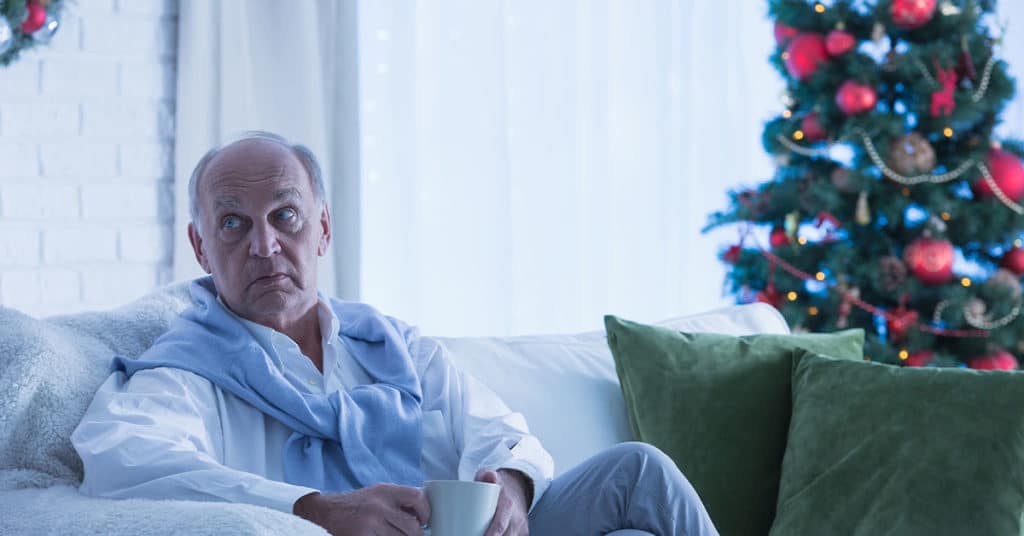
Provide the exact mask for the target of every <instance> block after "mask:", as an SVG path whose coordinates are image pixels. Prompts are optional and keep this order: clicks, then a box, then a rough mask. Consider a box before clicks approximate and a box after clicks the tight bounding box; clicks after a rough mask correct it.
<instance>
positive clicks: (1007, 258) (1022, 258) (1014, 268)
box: [999, 247, 1024, 275]
mask: <svg viewBox="0 0 1024 536" xmlns="http://www.w3.org/2000/svg"><path fill="white" fill-rule="evenodd" d="M999 266H1002V267H1003V268H1006V269H1007V270H1009V271H1011V272H1013V273H1015V274H1017V275H1024V249H1020V248H1018V247H1015V248H1013V249H1011V250H1010V251H1007V252H1006V254H1005V255H1003V259H1002V260H1001V261H1000V262H999Z"/></svg>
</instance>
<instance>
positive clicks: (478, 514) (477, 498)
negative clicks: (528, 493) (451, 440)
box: [423, 480, 501, 536]
mask: <svg viewBox="0 0 1024 536" xmlns="http://www.w3.org/2000/svg"><path fill="white" fill-rule="evenodd" d="M423 490H424V492H426V494H427V502H429V503H430V523H429V525H430V536H483V534H484V532H485V531H486V530H487V527H488V525H490V524H491V518H492V517H494V510H495V509H496V508H497V507H498V494H499V492H500V491H501V486H499V485H497V484H491V483H488V482H468V481H465V480H428V481H426V482H424V484H423Z"/></svg>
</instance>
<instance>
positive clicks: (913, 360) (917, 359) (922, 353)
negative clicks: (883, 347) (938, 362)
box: [903, 350, 935, 367]
mask: <svg viewBox="0 0 1024 536" xmlns="http://www.w3.org/2000/svg"><path fill="white" fill-rule="evenodd" d="M934 357H935V353H934V352H932V351H930V350H918V351H917V352H914V353H912V354H910V355H909V356H907V359H906V360H904V361H903V364H904V365H906V366H908V367H923V366H925V365H927V364H928V362H929V361H931V360H932V358H934Z"/></svg>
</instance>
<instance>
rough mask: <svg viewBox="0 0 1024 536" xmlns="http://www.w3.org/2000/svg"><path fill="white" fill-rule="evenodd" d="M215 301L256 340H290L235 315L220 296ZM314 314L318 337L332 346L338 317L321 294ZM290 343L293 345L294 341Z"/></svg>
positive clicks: (336, 335) (335, 338)
mask: <svg viewBox="0 0 1024 536" xmlns="http://www.w3.org/2000/svg"><path fill="white" fill-rule="evenodd" d="M217 301H218V302H220V304H221V305H222V306H223V307H224V310H225V311H227V312H228V314H230V315H231V316H233V317H235V318H237V319H238V320H239V321H240V322H241V323H242V325H243V326H245V327H246V329H248V330H249V333H252V335H253V336H254V337H256V338H257V339H262V340H266V341H268V342H272V341H273V340H274V339H275V338H278V337H285V338H288V340H291V339H290V338H289V337H288V336H287V335H285V334H284V333H281V332H280V331H277V330H276V329H274V328H272V327H269V326H264V325H263V324H260V323H257V322H253V321H252V320H249V319H248V318H244V317H242V316H240V315H238V314H237V313H235V312H234V311H232V310H231V308H230V307H228V305H227V304H226V303H224V300H223V299H221V297H220V294H218V295H217ZM316 312H317V319H318V320H319V321H320V337H321V339H322V341H323V343H324V344H331V345H333V344H334V341H335V340H337V338H338V330H339V329H340V327H341V324H340V322H339V321H338V317H337V316H336V315H335V314H334V310H333V309H331V306H330V304H329V303H328V301H327V297H326V296H324V294H323V293H322V292H317V302H316ZM292 342H293V343H294V342H295V341H292Z"/></svg>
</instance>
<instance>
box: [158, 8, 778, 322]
mask: <svg viewBox="0 0 1024 536" xmlns="http://www.w3.org/2000/svg"><path fill="white" fill-rule="evenodd" d="M765 6H766V3H763V2H750V1H749V0H697V1H691V0H672V1H669V0H565V1H559V2H550V1H546V0H505V1H501V0H420V1H416V2H406V1H399V0H387V1H357V0H352V1H347V0H346V1H341V2H335V1H333V0H303V1H293V2H279V1H275V0H218V1H212V2H211V1H207V0H182V5H181V9H180V12H181V15H180V36H181V37H180V39H179V41H180V53H179V95H178V106H179V109H178V138H177V140H178V147H177V159H176V165H177V166H176V167H177V172H176V174H177V181H178V187H177V194H178V195H177V203H178V212H177V214H178V216H179V220H178V221H179V224H178V225H177V226H176V227H177V236H178V237H179V241H178V243H177V244H176V250H175V269H176V273H175V275H176V276H177V277H178V278H182V277H185V276H187V275H190V274H191V273H195V271H191V272H190V270H194V268H192V266H193V265H194V260H193V259H192V253H191V250H190V249H189V248H188V243H187V238H186V237H185V234H184V225H185V222H187V206H186V203H187V202H186V196H185V183H186V182H187V180H188V174H189V173H190V172H191V170H192V167H193V166H194V165H195V162H196V161H197V160H198V159H199V157H200V156H201V155H202V153H203V152H204V151H205V150H206V149H207V148H209V147H210V146H211V145H213V144H215V143H216V142H217V141H219V140H220V138H221V137H223V136H224V135H227V134H230V133H232V132H237V131H240V130H245V129H252V128H259V129H267V130H274V131H277V132H279V133H281V134H283V135H285V136H287V137H289V138H291V139H294V140H296V141H301V142H303V143H306V144H308V145H310V146H311V147H312V148H313V149H314V151H316V153H317V154H318V155H319V156H320V157H321V158H322V159H323V160H324V162H325V167H326V168H327V169H329V173H328V178H329V179H330V181H331V183H332V185H333V189H334V194H333V197H332V200H333V205H332V207H333V215H334V218H335V237H336V240H335V242H334V245H333V247H334V252H335V257H334V259H335V260H336V261H337V262H336V264H335V266H336V270H333V271H331V270H330V267H329V266H328V267H326V268H325V271H324V273H322V277H321V282H322V283H323V284H324V285H323V286H324V287H325V290H328V291H330V289H331V284H332V283H334V288H335V290H336V292H337V293H338V294H339V295H341V296H343V297H346V298H352V299H361V300H363V301H366V302H369V303H371V304H374V305H376V306H377V307H379V308H380V309H382V310H384V311H386V312H388V313H389V314H393V315H395V316H398V317H400V318H404V319H406V320H408V321H410V322H413V323H415V324H418V325H419V326H420V327H421V328H422V329H423V331H424V332H427V333H431V334H439V335H440V334H444V335H469V334H489V335H508V334H520V333H533V332H565V331H576V330H584V329H599V328H600V327H601V318H602V315H603V314H605V313H614V314H618V315H623V316H626V317H628V318H633V319H636V320H641V321H649V320H655V319H658V318H663V317H668V316H672V315H679V314H684V313H688V312H695V311H698V310H702V309H707V308H711V307H715V306H718V305H722V304H725V303H728V302H730V301H731V300H730V299H729V298H728V297H725V296H723V293H722V281H723V270H722V267H721V265H720V263H719V261H718V260H717V258H716V255H715V254H716V251H717V248H718V247H719V245H721V244H723V243H725V242H729V241H734V240H735V239H736V237H735V235H734V233H732V232H725V233H718V234H714V235H710V236H703V235H701V234H700V233H699V230H700V228H701V227H702V226H703V224H704V223H705V221H706V217H707V214H708V213H709V212H710V211H712V210H716V209H719V208H722V207H724V205H725V202H726V198H725V191H726V190H727V189H728V188H729V187H732V186H735V185H738V184H741V183H745V184H751V185H753V184H756V183H757V182H760V181H761V180H764V179H766V178H767V177H769V176H770V175H771V172H772V166H771V162H770V160H769V158H768V157H767V156H766V155H765V154H764V152H763V151H762V149H761V146H760V133H761V128H762V124H763V121H764V120H766V119H768V118H769V117H771V116H773V115H774V114H776V113H778V111H779V108H780V106H781V105H780V103H779V92H780V91H781V88H782V83H781V80H780V79H779V78H778V76H777V75H776V74H775V73H774V72H773V71H772V69H771V68H770V67H769V65H768V63H767V56H768V54H769V53H770V51H771V47H772V46H773V42H772V31H771V22H770V21H768V20H767V18H766V16H765V15H766V13H765V12H766V7H765Z"/></svg>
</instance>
